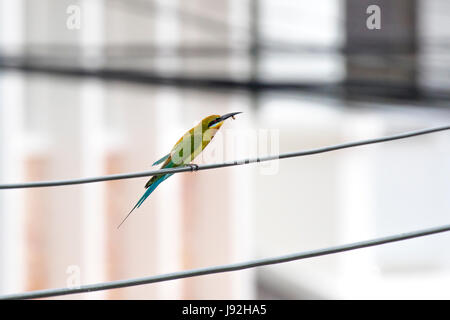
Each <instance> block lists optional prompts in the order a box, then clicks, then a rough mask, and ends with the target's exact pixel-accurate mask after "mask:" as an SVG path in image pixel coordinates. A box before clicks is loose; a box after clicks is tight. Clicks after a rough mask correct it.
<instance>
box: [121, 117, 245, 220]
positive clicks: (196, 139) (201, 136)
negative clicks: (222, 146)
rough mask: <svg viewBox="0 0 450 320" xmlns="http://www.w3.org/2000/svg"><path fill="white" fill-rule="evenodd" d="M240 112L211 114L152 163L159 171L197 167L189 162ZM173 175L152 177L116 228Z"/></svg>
mask: <svg viewBox="0 0 450 320" xmlns="http://www.w3.org/2000/svg"><path fill="white" fill-rule="evenodd" d="M239 113H242V112H232V113H227V114H225V115H223V116H219V115H217V114H213V115H211V116H208V117H206V118H204V119H203V120H202V121H200V122H199V123H198V124H197V125H196V126H195V127H193V128H192V129H191V130H189V131H188V132H186V133H185V134H184V135H183V136H182V137H181V139H180V140H178V142H177V143H176V144H175V145H174V146H173V148H172V150H171V151H170V153H168V154H166V155H165V156H164V157H162V158H161V159H159V160H158V161H156V162H155V163H153V165H154V166H155V165H157V164H160V163H162V165H161V169H166V168H176V167H180V166H191V167H192V168H193V167H194V166H197V165H195V164H190V163H191V161H193V160H194V159H195V157H197V156H198V155H199V154H200V152H202V151H203V149H205V148H206V146H207V145H208V144H209V143H210V142H211V140H212V139H213V138H214V136H215V134H216V133H217V131H218V130H219V129H220V127H221V126H222V125H223V123H224V121H225V120H226V119H228V118H233V119H234V116H235V115H237V114H239ZM171 175H173V173H166V174H160V175H155V176H153V177H152V178H151V179H150V180H148V182H147V183H146V184H145V188H146V189H147V190H146V191H145V193H144V194H143V195H142V197H141V198H140V199H139V201H138V202H137V203H136V205H135V206H134V207H133V209H131V211H130V212H129V213H128V214H127V215H126V217H125V218H124V219H123V220H122V222H121V223H120V224H119V226H118V227H117V228H120V226H121V225H122V224H123V223H124V222H125V220H126V219H127V218H128V217H129V216H130V214H131V213H132V212H133V211H134V209H136V208H139V207H140V206H141V205H142V203H143V202H144V201H145V199H147V198H148V196H149V195H150V194H151V193H152V192H153V191H154V190H155V189H156V188H157V187H158V186H159V184H160V183H161V182H163V181H164V180H166V179H167V178H169V177H170V176H171Z"/></svg>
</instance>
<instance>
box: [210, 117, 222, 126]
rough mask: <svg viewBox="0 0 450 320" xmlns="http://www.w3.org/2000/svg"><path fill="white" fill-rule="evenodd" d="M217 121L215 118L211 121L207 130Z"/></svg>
mask: <svg viewBox="0 0 450 320" xmlns="http://www.w3.org/2000/svg"><path fill="white" fill-rule="evenodd" d="M219 120H220V118H215V119H214V120H213V121H211V122H210V123H209V124H208V128H209V127H211V126H212V125H215V124H216V123H217V122H219Z"/></svg>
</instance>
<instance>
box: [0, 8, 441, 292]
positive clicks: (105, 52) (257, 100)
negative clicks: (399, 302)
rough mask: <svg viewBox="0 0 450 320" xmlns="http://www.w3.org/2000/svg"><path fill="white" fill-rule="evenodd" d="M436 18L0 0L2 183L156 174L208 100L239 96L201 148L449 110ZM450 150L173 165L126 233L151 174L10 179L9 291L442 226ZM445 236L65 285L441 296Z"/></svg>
mask: <svg viewBox="0 0 450 320" xmlns="http://www.w3.org/2000/svg"><path fill="white" fill-rule="evenodd" d="M370 5H377V6H378V7H379V8H380V9H381V14H380V18H381V21H380V27H381V28H380V29H370V28H369V27H368V26H371V25H373V24H370V23H368V21H372V22H373V20H370V19H372V18H373V14H375V13H374V12H373V11H370V10H369V11H368V7H369V6H370ZM371 17H372V18H371ZM449 17H450V2H448V1H445V0H426V1H425V0H416V1H413V0H397V1H389V0H371V1H367V0H347V1H344V0H326V1H325V0H322V1H315V2H314V1H304V0H296V1H288V0H277V1H275V0H259V1H258V0H245V1H243V0H216V1H208V0H191V1H180V0H164V1H163V0H160V1H156V0H127V1H124V0H89V1H87V0H84V1H82V0H80V1H76V0H70V1H69V0H41V1H32V0H15V1H7V0H0V183H9V182H11V183H12V182H22V181H36V180H53V179H69V178H76V177H89V176H97V175H104V174H113V173H125V172H135V171H143V170H150V168H151V164H152V163H153V162H154V161H155V160H157V159H159V158H160V157H162V156H163V155H165V154H167V152H168V151H169V150H170V148H171V147H172V146H173V144H174V143H175V142H176V141H177V140H178V138H179V137H180V136H181V135H182V134H183V133H184V132H185V131H186V130H188V129H189V128H191V127H193V126H194V125H195V124H196V123H197V122H198V121H199V120H200V119H202V118H203V117H205V116H207V115H209V114H223V113H227V112H233V111H242V112H244V113H243V114H241V115H238V116H237V117H236V121H228V122H227V123H226V124H225V125H224V126H223V129H222V130H221V131H223V132H221V136H220V138H218V139H217V140H214V141H213V142H212V143H211V145H210V146H208V149H211V150H212V152H211V153H210V154H209V156H208V157H207V158H206V159H205V158H203V159H199V161H196V163H211V162H221V161H223V160H231V159H242V158H245V157H248V156H251V155H252V153H253V154H254V153H255V152H256V153H258V154H260V155H264V154H268V153H275V154H276V153H278V152H291V151H297V150H302V149H309V148H316V147H322V146H326V145H332V144H338V143H343V142H348V141H353V140H359V139H366V138H373V137H378V136H384V135H389V134H394V133H400V132H404V131H408V130H414V129H422V128H426V127H432V126H437V125H442V124H448V123H449V122H450V108H449V106H450V55H449V53H450V19H449ZM256 145H257V146H258V147H257V148H256V147H255V146H256ZM449 146H450V136H449V135H448V133H447V132H441V133H434V134H431V135H426V136H420V137H415V138H411V139H405V140H400V141H394V142H388V143H385V144H377V145H371V146H364V147H358V148H352V149H347V150H342V151H336V152H333V153H326V154H323V155H316V156H310V157H302V158H293V159H287V160H282V161H279V162H277V161H275V162H271V163H262V164H258V165H256V164H252V165H246V166H239V167H231V168H224V169H218V170H209V171H201V172H196V173H183V174H177V175H174V176H173V177H172V178H171V179H169V180H167V181H166V182H165V183H164V184H162V185H161V186H160V187H159V188H158V190H157V191H156V192H155V193H154V194H153V195H152V196H151V197H150V198H149V200H147V201H146V202H145V203H144V205H143V206H142V207H141V208H140V209H139V210H137V211H135V212H134V213H133V215H132V216H130V219H128V220H127V222H126V223H125V224H124V225H123V226H122V227H121V228H120V229H119V230H117V229H116V226H117V225H118V224H119V222H120V221H121V219H122V218H123V217H124V216H125V215H126V213H128V211H129V210H130V209H131V207H132V206H133V205H134V204H135V203H136V201H137V200H138V198H139V197H140V196H141V194H142V193H143V191H144V188H143V186H144V184H145V182H146V180H147V179H146V178H139V179H129V180H120V181H110V182H105V183H95V184H89V185H74V186H65V187H58V188H36V189H22V190H1V192H0V294H7V293H15V292H22V291H29V290H38V289H46V288H56V287H66V286H71V285H77V284H90V283H97V282H102V281H110V280H119V279H126V278H136V277H141V276H150V275H157V274H162V273H169V272H174V271H180V270H187V269H192V268H200V267H206V266H213V265H220V264H227V263H234V262H240V261H245V260H249V259H253V258H259V257H270V256H276V255H282V254H287V253H292V252H297V251H303V250H312V249H317V248H322V247H327V246H334V245H338V244H344V243H347V242H352V241H358V240H365V239H369V238H372V237H377V236H383V235H389V234H394V233H400V232H405V231H411V230H416V229H421V228H425V227H430V226H436V225H440V224H448V223H449V213H450V179H449V177H450V161H449V159H450V148H449ZM449 241H450V235H448V234H440V235H435V236H431V237H425V238H420V239H414V240H409V241H404V242H399V243H394V244H388V245H383V246H379V247H373V248H367V249H363V250H357V251H351V252H347V253H341V254H335V255H330V256H325V257H319V258H314V259H308V260H302V261H297V262H290V263H285V264H280V265H273V266H268V267H261V268H256V269H251V270H246V271H238V272H233V273H227V274H218V275H210V276H203V277H196V278H190V279H184V280H177V281H170V282H165V283H160V284H152V285H145V286H138V287H130V288H124V289H116V290H109V291H101V292H95V293H89V294H84V295H71V296H65V297H62V298H64V299H335V298H337V299H351V298H356V299H366V298H374V299H380V298H384V299H386V298H387V299H399V298H401V299H408V298H414V299H418V298H425V299H436V298H438V299H441V298H442V299H450V291H449V289H448V284H449V283H450V251H449V250H448V244H449Z"/></svg>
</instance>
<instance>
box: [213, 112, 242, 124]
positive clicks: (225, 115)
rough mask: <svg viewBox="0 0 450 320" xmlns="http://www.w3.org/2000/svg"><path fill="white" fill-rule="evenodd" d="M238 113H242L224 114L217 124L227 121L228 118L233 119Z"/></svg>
mask: <svg viewBox="0 0 450 320" xmlns="http://www.w3.org/2000/svg"><path fill="white" fill-rule="evenodd" d="M239 113H242V112H232V113H227V114H224V115H223V116H221V117H220V120H218V121H217V122H222V121H225V120H227V119H228V118H230V117H231V118H233V119H234V116H235V115H237V114H239Z"/></svg>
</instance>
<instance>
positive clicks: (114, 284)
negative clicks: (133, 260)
mask: <svg viewBox="0 0 450 320" xmlns="http://www.w3.org/2000/svg"><path fill="white" fill-rule="evenodd" d="M447 231H450V225H443V226H438V227H432V228H427V229H421V230H416V231H410V232H406V233H400V234H395V235H390V236H385V237H380V238H375V239H371V240H365V241H359V242H353V243H349V244H344V245H339V246H333V247H328V248H322V249H317V250H311V251H304V252H298V253H293V254H288V255H282V256H278V257H272V258H263V259H256V260H251V261H246V262H240V263H232V264H226V265H220V266H213V267H206V268H199V269H191V270H186V271H179V272H173V273H166V274H161V275H157V276H149V277H142V278H134V279H126V280H117V281H110V282H103V283H98V284H90V285H84V286H80V287H78V288H58V289H46V290H37V291H30V292H24V293H17V294H10V295H4V296H0V299H35V298H46V297H55V296H62V295H68V294H75V293H85V292H93V291H101V290H109V289H117V288H124V287H131V286H139V285H144V284H150V283H157V282H163V281H170V280H177V279H183V278H190V277H197V276H203V275H208V274H216V273H224V272H231V271H237V270H243V269H250V268H255V267H261V266H268V265H272V264H279V263H285V262H290V261H295V260H302V259H308V258H314V257H319V256H325V255H329V254H334V253H339V252H345V251H351V250H355V249H361V248H367V247H373V246H378V245H382V244H386V243H391V242H397V241H403V240H408V239H413V238H418V237H424V236H428V235H432V234H436V233H442V232H447Z"/></svg>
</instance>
